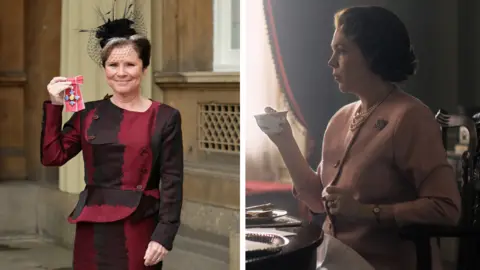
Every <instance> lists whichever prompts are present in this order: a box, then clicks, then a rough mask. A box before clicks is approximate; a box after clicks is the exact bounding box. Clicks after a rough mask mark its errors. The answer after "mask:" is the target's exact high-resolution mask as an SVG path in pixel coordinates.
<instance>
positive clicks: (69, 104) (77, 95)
mask: <svg viewBox="0 0 480 270" xmlns="http://www.w3.org/2000/svg"><path fill="white" fill-rule="evenodd" d="M67 81H68V82H71V83H72V89H67V90H65V100H64V104H65V111H66V112H78V111H81V110H83V109H85V103H84V102H83V97H82V92H81V91H80V85H81V84H83V76H81V75H80V76H76V77H73V78H67Z"/></svg>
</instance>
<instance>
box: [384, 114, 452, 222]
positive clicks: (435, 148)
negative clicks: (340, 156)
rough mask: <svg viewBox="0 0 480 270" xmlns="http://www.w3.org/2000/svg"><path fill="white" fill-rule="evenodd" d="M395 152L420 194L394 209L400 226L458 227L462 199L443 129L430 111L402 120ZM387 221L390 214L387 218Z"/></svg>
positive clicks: (408, 177) (395, 134)
mask: <svg viewBox="0 0 480 270" xmlns="http://www.w3.org/2000/svg"><path fill="white" fill-rule="evenodd" d="M393 148H394V157H395V164H396V166H397V167H398V169H399V170H400V172H402V174H403V176H404V178H405V179H406V181H410V182H411V184H412V185H413V186H414V188H415V189H416V190H417V199H416V200H413V201H408V202H403V203H397V204H394V205H392V206H391V211H387V213H388V212H390V214H391V215H393V219H394V220H395V222H396V224H398V225H407V224H433V225H456V224H457V222H458V220H459V218H460V209H461V199H460V192H459V190H458V187H457V184H456V181H455V174H454V171H453V168H452V166H451V165H450V164H449V163H448V161H447V156H446V152H445V149H444V147H443V143H442V138H441V132H440V127H439V125H438V123H437V122H436V120H435V118H434V116H433V114H432V113H431V112H430V110H429V109H428V108H426V107H425V108H418V109H417V108H416V109H411V110H410V111H409V112H407V113H406V115H404V117H402V119H399V122H398V124H397V127H396V130H395V133H394V137H393ZM384 218H386V219H392V217H390V218H389V217H388V214H387V215H386V216H384Z"/></svg>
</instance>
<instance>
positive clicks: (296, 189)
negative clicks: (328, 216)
mask: <svg viewBox="0 0 480 270" xmlns="http://www.w3.org/2000/svg"><path fill="white" fill-rule="evenodd" d="M322 165H323V162H320V164H319V165H318V167H317V172H316V173H315V174H312V175H311V177H306V178H304V179H302V181H301V183H298V182H297V183H295V184H294V186H293V188H292V193H293V196H294V197H295V198H297V199H298V200H300V201H302V202H303V203H305V205H307V207H308V209H310V211H312V212H313V213H324V212H325V206H324V204H323V200H322V191H323V185H322V181H321V178H320V176H321V172H322Z"/></svg>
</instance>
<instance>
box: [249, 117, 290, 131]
mask: <svg viewBox="0 0 480 270" xmlns="http://www.w3.org/2000/svg"><path fill="white" fill-rule="evenodd" d="M287 113H288V111H283V112H271V113H262V114H257V115H254V117H255V120H257V125H258V126H259V127H260V129H261V130H262V131H263V132H265V133H266V134H268V135H270V134H278V133H280V132H282V130H283V127H282V125H283V124H284V123H286V122H287Z"/></svg>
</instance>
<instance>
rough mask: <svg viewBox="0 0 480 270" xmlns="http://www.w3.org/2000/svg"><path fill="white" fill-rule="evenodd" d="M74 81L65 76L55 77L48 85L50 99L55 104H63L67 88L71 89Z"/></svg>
mask: <svg viewBox="0 0 480 270" xmlns="http://www.w3.org/2000/svg"><path fill="white" fill-rule="evenodd" d="M71 88H72V83H71V82H69V81H67V78H65V77H54V78H53V79H52V80H51V81H50V83H49V84H48V85H47V90H48V94H49V95H50V101H51V102H52V104H55V105H63V99H64V97H65V90H67V89H71Z"/></svg>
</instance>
